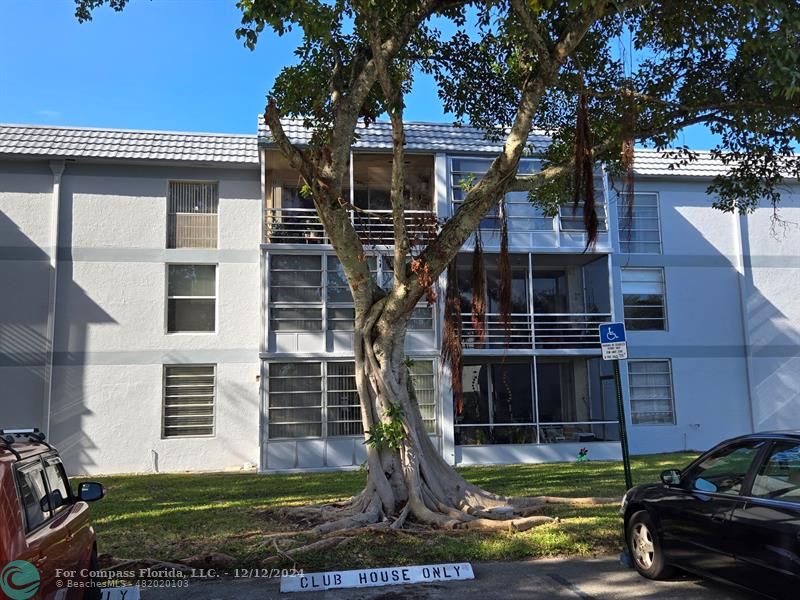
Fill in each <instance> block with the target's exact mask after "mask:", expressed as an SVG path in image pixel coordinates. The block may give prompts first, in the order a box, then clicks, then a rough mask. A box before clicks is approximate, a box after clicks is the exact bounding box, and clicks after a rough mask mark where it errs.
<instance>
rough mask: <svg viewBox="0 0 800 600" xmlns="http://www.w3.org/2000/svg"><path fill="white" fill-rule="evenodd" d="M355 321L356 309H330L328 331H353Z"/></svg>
mask: <svg viewBox="0 0 800 600" xmlns="http://www.w3.org/2000/svg"><path fill="white" fill-rule="evenodd" d="M355 320H356V309H355V308H332V307H331V308H328V331H353V330H354V329H355Z"/></svg>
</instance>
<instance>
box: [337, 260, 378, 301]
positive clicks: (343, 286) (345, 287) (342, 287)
mask: <svg viewBox="0 0 800 600" xmlns="http://www.w3.org/2000/svg"><path fill="white" fill-rule="evenodd" d="M327 263H328V264H327V279H328V281H327V284H328V286H327V292H326V293H327V296H328V302H343V303H348V304H352V303H353V296H352V294H351V293H350V285H349V284H348V283H347V277H345V274H344V268H343V267H342V263H341V262H340V261H339V259H338V258H337V257H336V256H334V255H332V254H329V255H328V256H327ZM367 264H368V265H369V271H370V273H371V274H372V276H373V277H374V278H375V279H376V281H377V275H378V261H377V259H376V258H375V257H374V256H368V257H367Z"/></svg>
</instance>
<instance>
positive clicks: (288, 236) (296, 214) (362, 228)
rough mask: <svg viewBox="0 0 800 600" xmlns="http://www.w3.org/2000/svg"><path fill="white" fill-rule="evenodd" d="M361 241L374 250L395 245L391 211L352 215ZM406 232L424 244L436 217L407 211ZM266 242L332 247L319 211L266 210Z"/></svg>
mask: <svg viewBox="0 0 800 600" xmlns="http://www.w3.org/2000/svg"><path fill="white" fill-rule="evenodd" d="M351 220H352V223H353V225H354V226H355V228H356V231H357V232H358V234H359V236H360V237H361V239H362V241H364V242H365V243H367V244H372V245H375V246H393V245H394V226H393V225H392V211H390V210H370V211H369V212H351ZM405 221H406V231H407V232H408V236H409V238H410V239H411V242H412V243H413V244H415V245H416V244H425V243H427V242H428V241H429V240H430V238H431V237H432V235H434V234H435V233H436V231H437V225H436V216H435V215H434V214H433V213H432V212H430V211H425V210H407V211H405ZM264 239H265V241H266V242H267V243H270V244H329V243H330V240H329V239H328V237H327V235H326V234H325V229H324V227H323V226H322V223H321V222H320V220H319V218H318V217H317V211H316V210H314V209H311V208H267V209H266V210H265V213H264Z"/></svg>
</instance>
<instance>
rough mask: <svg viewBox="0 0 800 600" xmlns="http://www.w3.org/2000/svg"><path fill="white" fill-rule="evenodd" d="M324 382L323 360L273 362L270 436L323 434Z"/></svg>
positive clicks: (285, 436) (271, 364)
mask: <svg viewBox="0 0 800 600" xmlns="http://www.w3.org/2000/svg"><path fill="white" fill-rule="evenodd" d="M322 384H323V375H322V363H318V362H294V363H270V365H269V375H268V378H267V385H268V389H269V414H268V419H269V437H270V438H303V437H321V436H322V399H323V389H322Z"/></svg>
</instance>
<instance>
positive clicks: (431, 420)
mask: <svg viewBox="0 0 800 600" xmlns="http://www.w3.org/2000/svg"><path fill="white" fill-rule="evenodd" d="M408 370H409V372H410V373H411V381H412V383H413V384H414V392H415V393H416V395H417V404H419V410H420V412H421V413H422V421H423V423H425V429H426V430H427V431H428V433H430V434H435V433H436V381H435V376H434V372H433V361H431V360H419V359H417V360H414V361H413V362H412V363H411V365H410V366H409V368H408Z"/></svg>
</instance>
